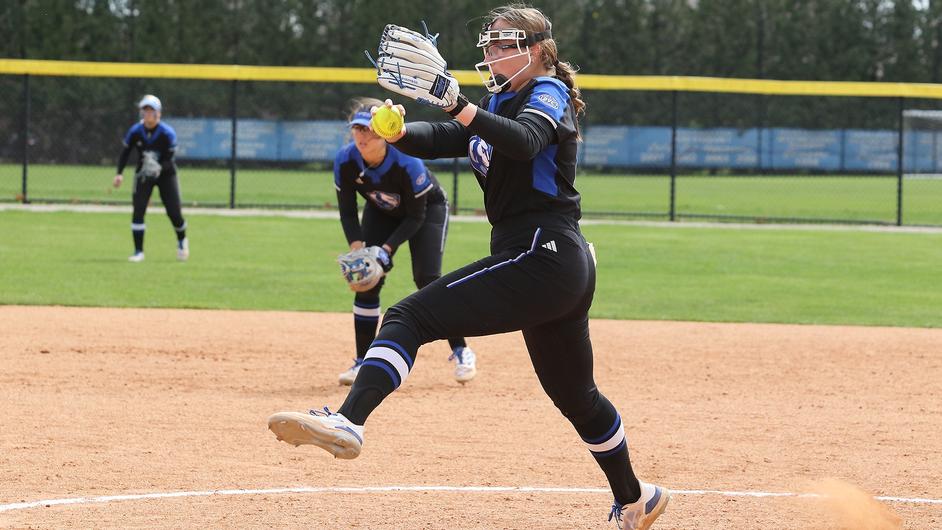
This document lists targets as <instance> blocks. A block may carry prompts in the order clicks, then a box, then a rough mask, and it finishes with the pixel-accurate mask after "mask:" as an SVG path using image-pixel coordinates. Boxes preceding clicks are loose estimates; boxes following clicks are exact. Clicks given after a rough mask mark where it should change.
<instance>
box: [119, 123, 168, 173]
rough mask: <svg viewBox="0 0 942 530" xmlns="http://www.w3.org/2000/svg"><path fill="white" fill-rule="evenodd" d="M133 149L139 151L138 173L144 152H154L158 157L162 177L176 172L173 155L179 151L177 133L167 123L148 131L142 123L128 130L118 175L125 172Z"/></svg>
mask: <svg viewBox="0 0 942 530" xmlns="http://www.w3.org/2000/svg"><path fill="white" fill-rule="evenodd" d="M131 149H136V150H137V154H138V159H137V170H138V171H139V170H140V169H141V161H142V160H143V154H144V152H145V151H153V152H154V153H156V155H157V161H158V162H160V167H161V175H164V174H167V173H175V172H176V166H175V165H174V162H173V155H174V153H175V152H176V150H177V133H176V131H174V130H173V127H171V126H169V125H167V124H166V123H164V122H159V123H157V126H156V127H154V128H153V129H151V130H148V129H147V128H145V127H144V122H143V121H140V122H138V123H135V124H134V125H132V126H131V128H130V129H128V132H127V134H125V135H124V151H122V152H121V156H120V157H119V158H118V174H121V173H123V172H124V166H125V165H126V164H127V162H128V155H129V154H130V152H131Z"/></svg>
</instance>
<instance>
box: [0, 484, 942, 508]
mask: <svg viewBox="0 0 942 530" xmlns="http://www.w3.org/2000/svg"><path fill="white" fill-rule="evenodd" d="M434 491H441V492H455V493H601V494H609V495H610V494H611V491H610V490H608V489H602V488H554V487H536V486H360V487H352V486H351V487H345V486H329V487H307V486H300V487H294V488H268V489H224V490H206V491H168V492H156V493H138V494H128V495H102V496H97V497H70V498H64V499H45V500H38V501H29V502H15V503H12V504H0V512H9V511H14V510H29V509H31V508H39V507H49V506H60V505H68V504H74V505H84V504H105V503H110V502H119V501H138V500H148V499H173V498H180V497H212V496H217V495H218V496H226V495H281V494H286V493H390V492H434ZM670 491H671V494H672V495H706V496H710V495H713V496H720V497H755V498H769V497H773V498H774V497H798V498H816V497H820V496H821V495H819V494H816V493H789V492H778V493H776V492H766V491H721V490H675V489H672V490H670ZM874 499H876V500H878V501H882V502H893V503H908V504H938V505H942V499H927V498H921V497H890V496H880V497H874Z"/></svg>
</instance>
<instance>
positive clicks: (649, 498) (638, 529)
mask: <svg viewBox="0 0 942 530" xmlns="http://www.w3.org/2000/svg"><path fill="white" fill-rule="evenodd" d="M638 482H639V483H640V484H641V498H639V499H638V500H637V501H635V502H633V503H631V504H626V505H624V506H619V505H618V503H615V504H613V505H612V512H611V513H609V514H608V520H609V521H611V520H612V519H615V524H616V525H617V526H618V528H619V530H648V528H651V525H652V524H654V520H655V519H657V518H658V516H659V515H661V514H662V513H664V509H665V508H667V503H668V502H669V501H670V500H671V494H670V492H669V491H667V490H666V489H664V488H662V487H660V486H655V485H654V484H648V483H646V482H641V481H638Z"/></svg>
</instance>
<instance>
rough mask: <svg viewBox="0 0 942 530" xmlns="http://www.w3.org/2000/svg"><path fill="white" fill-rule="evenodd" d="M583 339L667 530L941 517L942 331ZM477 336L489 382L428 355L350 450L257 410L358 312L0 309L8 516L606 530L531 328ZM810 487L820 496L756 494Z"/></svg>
mask: <svg viewBox="0 0 942 530" xmlns="http://www.w3.org/2000/svg"><path fill="white" fill-rule="evenodd" d="M592 333H593V341H594V344H595V349H596V379H597V381H598V383H599V387H600V388H601V389H602V391H603V392H604V393H605V394H606V395H607V396H608V397H609V398H610V399H611V401H612V402H613V403H615V404H616V406H617V407H618V408H619V410H620V411H621V414H622V416H623V418H624V419H625V426H626V432H627V434H628V437H629V447H630V449H631V453H632V457H633V459H634V462H635V467H636V470H637V471H638V473H639V476H640V477H642V478H643V479H645V480H648V481H652V482H656V483H659V484H662V485H664V486H667V487H669V488H672V489H674V490H679V491H678V493H676V494H675V496H674V498H673V500H672V501H671V504H670V505H669V506H668V509H667V512H666V513H665V515H664V516H662V518H661V519H660V520H659V521H658V524H657V525H655V527H654V528H655V530H657V529H695V528H696V529H716V528H735V529H767V528H776V529H778V528H798V529H818V528H828V529H830V528H835V529H836V528H855V529H857V528H870V529H874V530H876V529H879V530H882V529H885V528H912V529H917V528H918V529H925V528H939V527H942V501H939V500H938V499H942V330H928V329H900V328H863V327H834V326H821V327H816V326H783V325H742V324H699V323H683V322H619V321H604V320H596V321H593V322H592ZM470 344H471V346H472V347H474V348H475V350H476V351H477V352H478V359H479V363H480V370H479V374H478V377H477V379H475V380H474V381H473V382H472V383H470V384H469V385H467V386H465V387H461V386H460V385H458V384H457V383H455V382H454V381H453V380H452V378H451V367H450V365H449V363H448V362H447V361H446V357H447V354H448V351H447V346H446V345H445V344H444V343H435V344H431V345H427V346H425V347H423V348H422V349H421V350H420V352H419V355H418V358H417V361H416V366H415V368H416V369H415V371H414V372H413V373H412V375H411V376H410V378H409V380H408V382H407V383H406V384H405V385H404V386H403V388H402V389H400V390H398V391H397V392H396V394H395V395H394V396H392V397H391V398H390V399H388V400H387V401H386V402H385V403H384V404H383V405H382V406H381V407H380V408H379V409H378V410H377V412H376V413H375V414H374V416H373V417H372V418H371V419H370V422H369V423H368V424H367V429H366V438H365V440H366V442H365V445H364V450H363V454H362V455H361V456H360V458H358V459H357V460H353V461H342V460H333V459H331V458H330V457H329V456H328V455H327V454H326V453H323V452H322V451H320V450H317V449H315V448H311V447H300V448H294V447H291V446H288V445H287V444H283V443H278V442H276V441H275V439H274V436H272V434H271V433H270V432H268V430H267V428H266V421H265V420H266V418H267V416H268V415H269V414H271V413H272V412H275V411H278V410H292V409H296V410H305V409H307V408H310V407H319V406H321V405H330V406H333V407H336V406H338V405H339V403H340V402H341V400H342V398H343V396H344V395H345V390H344V388H341V387H339V386H338V385H337V380H336V376H337V373H338V372H340V371H341V370H342V369H344V368H346V366H347V364H348V363H349V361H350V358H351V357H352V350H353V333H352V318H351V316H350V315H336V314H314V313H285V312H233V311H196V310H143V309H85V308H63V307H15V306H0V367H2V370H0V403H2V404H3V406H2V408H0V477H2V480H0V527H4V528H7V527H34V528H49V527H55V528H90V527H98V528H102V527H106V528H117V527H121V528H154V527H172V528H182V527H186V528H194V527H211V528H221V527H238V528H243V527H278V528H299V527H307V528H378V527H390V528H603V527H606V523H607V522H606V517H607V514H608V509H609V506H610V504H611V497H610V495H609V494H608V493H605V488H606V484H605V481H604V477H603V475H602V473H601V472H600V471H599V470H598V469H597V467H596V465H595V463H594V461H593V460H592V458H591V457H590V456H589V454H588V451H586V450H585V448H584V446H583V445H582V443H581V441H580V440H579V438H578V436H577V435H576V434H575V432H574V431H573V429H572V427H571V426H570V425H569V424H568V423H567V422H566V421H565V420H564V419H563V418H562V417H561V416H560V415H559V413H558V412H557V411H556V410H555V409H554V408H553V406H552V404H551V403H550V401H549V399H548V398H546V396H545V395H544V394H543V393H542V391H541V390H540V388H539V385H538V383H537V381H536V378H535V376H534V374H533V371H532V369H531V368H530V365H529V360H528V358H527V355H526V352H525V350H524V348H523V342H522V339H521V338H520V337H519V335H518V334H509V335H499V336H494V337H486V338H476V339H471V340H470ZM388 486H408V487H412V489H406V490H403V489H385V490H384V489H382V487H388ZM448 487H451V489H448ZM501 487H506V488H501ZM277 488H310V489H308V490H302V491H297V490H296V491H294V492H278V491H272V490H275V489H277ZM340 488H349V489H346V490H343V489H340ZM526 488H533V489H530V490H528V489H526ZM545 488H561V490H559V491H550V490H547V489H545ZM858 488H859V489H858ZM214 490H230V491H228V492H224V493H225V494H210V492H212V491H214ZM255 490H263V491H255ZM700 490H710V491H700ZM861 490H862V491H865V492H866V493H867V494H869V495H865V494H863V493H862V491H861ZM808 491H813V492H818V493H823V494H827V495H829V497H828V498H827V502H824V501H822V499H821V498H818V497H796V496H786V497H768V496H758V495H760V494H762V493H789V492H791V493H798V492H808ZM169 492H189V493H178V494H177V496H163V497H159V496H155V495H152V494H155V493H169ZM724 492H725V493H724ZM135 494H140V495H141V496H142V498H126V499H97V502H93V501H95V499H91V498H92V497H97V496H114V495H135ZM870 495H879V496H887V497H902V498H905V500H893V499H890V500H885V501H882V502H877V501H873V500H871V497H870ZM79 497H84V498H86V499H85V500H84V501H69V502H70V503H69V504H66V503H65V501H61V502H47V503H41V504H39V505H30V504H27V505H21V506H16V505H15V504H16V503H31V502H33V501H39V500H50V499H74V498H79ZM45 504H49V506H46V505H45ZM861 514H863V517H861ZM899 520H902V522H901V523H900V522H899ZM612 527H613V526H612Z"/></svg>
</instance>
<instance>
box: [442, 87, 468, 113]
mask: <svg viewBox="0 0 942 530" xmlns="http://www.w3.org/2000/svg"><path fill="white" fill-rule="evenodd" d="M469 103H470V102H469V101H468V98H466V97H465V96H464V94H462V93H460V92H459V93H458V97H457V98H455V105H454V106H453V107H451V108H450V109H445V112H447V113H448V115H449V116H451V117H452V118H457V117H458V114H460V113H461V111H463V110H464V108H465V107H467V106H468V104H469Z"/></svg>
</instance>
